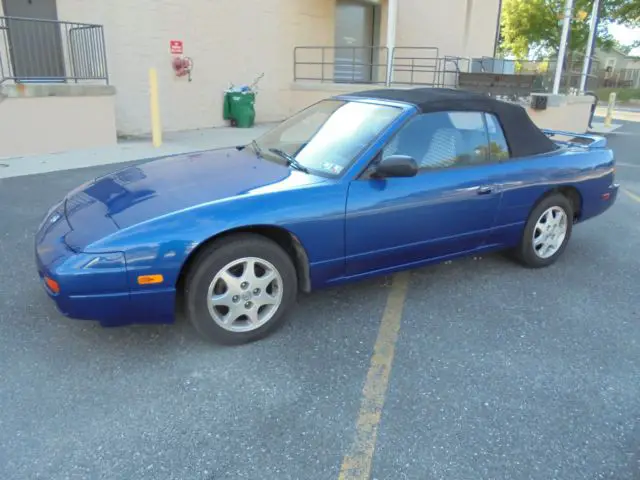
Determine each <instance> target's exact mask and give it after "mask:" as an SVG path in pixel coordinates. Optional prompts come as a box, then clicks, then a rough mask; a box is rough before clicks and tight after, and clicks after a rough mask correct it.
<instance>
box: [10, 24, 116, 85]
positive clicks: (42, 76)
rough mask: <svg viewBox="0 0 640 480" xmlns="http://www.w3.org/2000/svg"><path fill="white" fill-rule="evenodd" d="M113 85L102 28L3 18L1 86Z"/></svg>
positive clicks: (98, 26)
mask: <svg viewBox="0 0 640 480" xmlns="http://www.w3.org/2000/svg"><path fill="white" fill-rule="evenodd" d="M7 81H14V82H19V83H26V82H38V83H42V82H69V81H72V82H76V83H77V82H80V81H100V82H104V83H109V73H108V70H107V53H106V48H105V41H104V29H103V27H102V25H94V24H87V23H74V22H61V21H57V20H40V19H33V18H18V17H0V83H3V82H7Z"/></svg>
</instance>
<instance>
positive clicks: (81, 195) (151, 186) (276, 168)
mask: <svg viewBox="0 0 640 480" xmlns="http://www.w3.org/2000/svg"><path fill="white" fill-rule="evenodd" d="M322 181H325V179H324V178H322V177H318V176H314V175H309V174H305V173H303V172H299V171H296V170H292V169H290V168H289V167H287V166H285V165H283V164H279V163H275V162H273V161H269V160H265V159H262V158H259V157H257V156H256V155H255V154H254V153H253V152H252V151H250V150H239V149H237V148H230V149H223V150H213V151H207V152H198V153H192V154H185V155H178V156H173V157H165V158H161V159H158V160H153V161H150V162H147V163H143V164H139V165H135V166H132V167H128V168H125V169H122V170H119V171H117V172H114V173H112V174H109V175H105V176H103V177H99V178H96V179H95V180H93V181H91V182H88V183H86V184H84V185H82V186H80V187H78V188H77V189H75V190H73V191H72V192H70V193H69V194H68V195H67V197H66V199H65V215H66V218H67V222H68V223H69V226H70V228H71V232H70V233H69V234H67V237H66V242H67V244H68V245H69V247H71V248H73V249H74V250H76V251H82V249H83V248H84V247H86V246H87V245H89V244H91V243H93V242H95V241H96V240H99V239H101V238H103V237H105V236H107V235H109V234H111V233H114V232H116V231H118V230H120V229H124V228H127V227H131V226H133V225H137V224H139V223H142V222H145V221H147V220H151V219H153V218H156V217H160V216H163V215H167V214H171V213H173V212H177V211H180V210H184V209H187V208H191V207H195V206H198V205H202V204H206V203H211V202H215V201H223V200H228V199H232V198H234V197H238V196H243V195H254V194H260V193H266V192H269V191H276V190H282V189H289V188H295V187H301V186H304V185H309V184H312V183H318V182H322Z"/></svg>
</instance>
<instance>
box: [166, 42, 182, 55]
mask: <svg viewBox="0 0 640 480" xmlns="http://www.w3.org/2000/svg"><path fill="white" fill-rule="evenodd" d="M169 50H170V51H171V53H172V54H174V55H182V53H183V51H184V48H183V45H182V40H169Z"/></svg>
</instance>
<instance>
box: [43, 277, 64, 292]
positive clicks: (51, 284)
mask: <svg viewBox="0 0 640 480" xmlns="http://www.w3.org/2000/svg"><path fill="white" fill-rule="evenodd" d="M44 283H46V285H47V287H49V290H51V291H52V292H53V293H55V294H58V293H60V285H58V282H56V281H55V280H53V279H51V278H49V277H44Z"/></svg>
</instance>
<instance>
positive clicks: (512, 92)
mask: <svg viewBox="0 0 640 480" xmlns="http://www.w3.org/2000/svg"><path fill="white" fill-rule="evenodd" d="M389 53H390V54H391V78H392V80H391V82H392V83H393V84H394V85H413V86H428V87H448V88H467V89H475V90H480V91H484V92H487V93H490V94H495V95H504V96H516V97H522V96H526V95H528V94H530V93H532V92H550V91H551V90H552V87H553V81H554V77H555V71H556V65H557V63H558V62H557V59H556V58H549V59H545V60H539V61H534V60H530V59H505V58H493V57H478V58H469V57H456V56H448V55H441V54H440V51H439V50H438V48H435V47H395V48H394V49H393V50H392V51H391V52H389V50H388V49H387V48H386V47H321V46H317V47H316V46H310V47H297V48H296V49H295V52H294V66H293V70H294V81H310V82H314V81H317V82H324V83H327V82H329V83H364V84H367V83H374V84H384V83H385V80H386V78H387V61H388V55H389ZM587 60H588V59H586V58H585V56H584V55H583V54H581V53H577V52H575V53H569V54H568V55H567V57H566V59H565V62H564V65H563V71H562V75H561V81H560V90H561V92H562V93H571V92H574V91H577V90H578V89H579V88H580V80H581V77H582V70H583V66H584V62H585V61H587ZM590 71H591V73H590V74H589V75H588V76H587V79H586V88H585V89H586V90H587V91H594V90H596V89H598V88H600V87H603V86H608V85H612V86H618V87H624V86H633V85H635V84H636V83H637V82H639V81H640V71H628V72H627V71H624V72H623V71H620V72H617V73H616V74H608V75H605V73H604V70H602V68H601V67H600V65H599V62H598V60H597V59H596V58H595V57H592V58H591V68H590ZM483 77H484V78H483Z"/></svg>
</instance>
